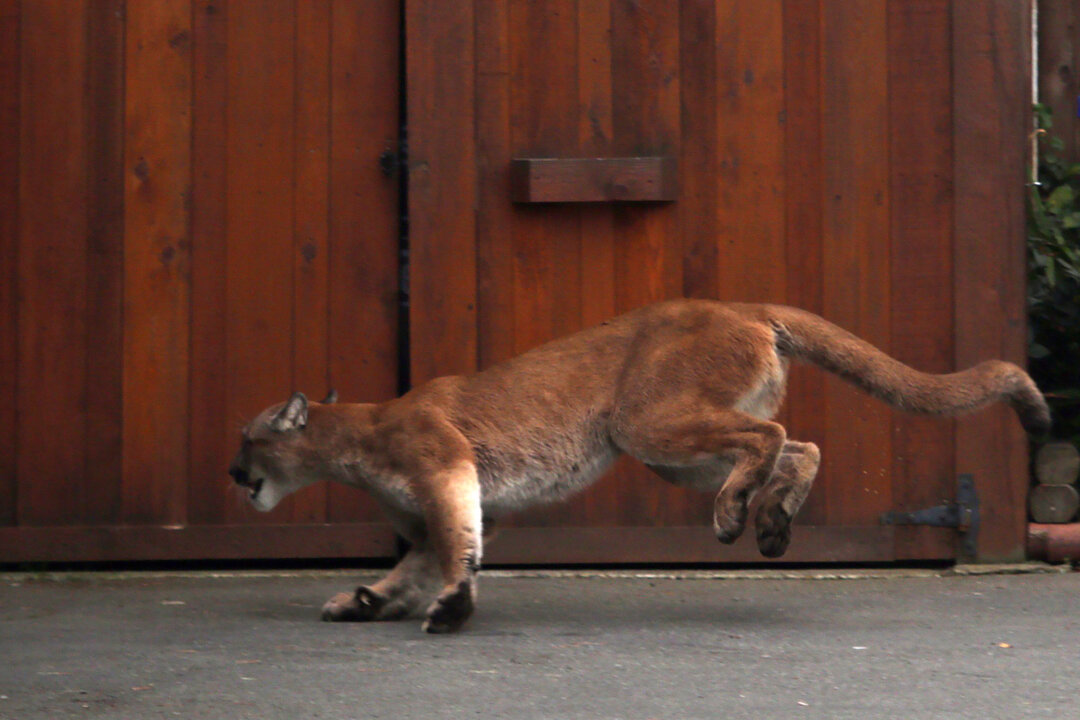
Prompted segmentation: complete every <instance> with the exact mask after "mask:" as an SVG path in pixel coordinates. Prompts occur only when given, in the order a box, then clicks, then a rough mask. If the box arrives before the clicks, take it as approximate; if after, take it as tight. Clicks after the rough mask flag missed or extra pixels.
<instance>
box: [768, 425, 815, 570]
mask: <svg viewBox="0 0 1080 720" xmlns="http://www.w3.org/2000/svg"><path fill="white" fill-rule="evenodd" d="M820 463H821V452H820V451H819V450H818V446H817V445H815V444H814V443H802V442H795V441H791V440H789V441H788V442H786V443H784V449H783V452H782V453H781V454H780V459H779V460H777V462H776V470H775V471H774V472H773V475H772V477H771V478H770V479H769V482H768V483H767V484H766V485H765V488H764V489H763V490H762V491H761V496H762V497H761V504H760V505H758V510H757V515H756V517H755V518H754V524H755V526H756V528H757V543H758V549H759V550H760V551H761V554H762V555H764V556H765V557H770V558H775V557H780V556H781V555H783V554H784V553H785V552H787V549H788V545H789V544H790V543H791V521H792V519H793V518H794V517H795V514H796V513H798V512H799V508H800V507H802V504H803V502H804V501H805V500H806V496H807V495H809V494H810V488H811V487H812V486H813V484H814V478H815V477H816V476H817V471H818V465H819V464H820Z"/></svg>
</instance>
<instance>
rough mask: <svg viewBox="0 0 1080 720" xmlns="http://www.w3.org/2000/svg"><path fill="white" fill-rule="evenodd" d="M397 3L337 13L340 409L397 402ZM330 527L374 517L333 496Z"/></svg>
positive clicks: (333, 100) (334, 185) (334, 179)
mask: <svg viewBox="0 0 1080 720" xmlns="http://www.w3.org/2000/svg"><path fill="white" fill-rule="evenodd" d="M400 12H401V5H400V3H399V2H398V0H379V1H378V2H369V3H364V4H358V3H355V2H350V1H349V0H335V2H334V3H333V5H332V7H331V18H330V22H331V45H330V47H331V56H330V63H331V78H330V83H331V85H330V210H329V213H330V217H329V226H328V232H329V239H328V242H329V268H328V281H329V290H328V293H329V295H328V298H327V302H328V307H329V313H330V317H329V337H328V339H329V343H330V346H329V365H330V384H331V385H333V386H334V387H336V388H337V390H338V392H339V393H340V395H341V399H342V400H343V401H348V402H381V401H383V400H388V399H390V398H392V397H394V396H395V395H396V394H397V392H398V362H399V358H398V321H399V314H398V289H399V283H398V271H399V266H398V213H399V210H400V208H399V200H400V198H399V193H398V182H397V179H396V178H388V177H386V176H384V175H383V174H382V172H381V171H380V170H379V155H380V154H381V153H383V152H384V151H386V150H390V151H391V152H396V150H397V142H398V131H399V118H398V101H399V99H400V94H399V87H400V86H399V80H400V77H401V76H400V74H399V73H400V71H401V69H400V67H399V56H398V53H399V47H400V46H399V44H398V43H399V39H398V33H399V29H400V21H401V17H400ZM327 498H328V499H327V502H328V503H329V504H328V507H327V518H328V519H329V520H331V521H333V522H345V521H359V520H366V519H371V518H375V517H378V516H379V514H378V512H377V510H376V509H375V506H374V502H373V501H372V500H371V499H370V498H369V497H367V495H366V494H365V493H360V492H356V491H355V490H352V489H350V488H345V487H331V488H329V490H328V495H327Z"/></svg>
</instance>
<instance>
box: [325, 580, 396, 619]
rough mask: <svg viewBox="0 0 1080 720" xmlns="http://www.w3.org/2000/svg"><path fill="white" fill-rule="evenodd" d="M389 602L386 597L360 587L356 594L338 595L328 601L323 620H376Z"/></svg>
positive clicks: (367, 588)
mask: <svg viewBox="0 0 1080 720" xmlns="http://www.w3.org/2000/svg"><path fill="white" fill-rule="evenodd" d="M388 601H389V598H387V597H386V596H385V595H382V594H380V593H377V592H375V591H374V590H372V589H371V588H369V587H366V586H360V587H358V588H356V592H355V593H338V594H337V595H335V596H334V597H332V598H330V599H329V600H327V601H326V604H325V605H323V609H322V619H323V620H324V621H326V622H365V621H368V620H374V619H375V618H376V617H378V615H379V612H380V611H381V610H382V609H383V607H384V606H385V605H386V603H387V602H388Z"/></svg>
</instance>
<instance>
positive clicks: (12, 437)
mask: <svg viewBox="0 0 1080 720" xmlns="http://www.w3.org/2000/svg"><path fill="white" fill-rule="evenodd" d="M19 5H20V3H19V0H2V1H0V137H2V138H4V141H3V142H0V397H4V398H7V402H5V403H3V404H2V406H0V525H13V524H14V523H15V520H16V515H15V503H16V492H17V478H16V476H15V468H16V450H17V444H16V438H17V436H18V426H17V421H18V410H17V409H18V401H17V398H18V395H17V392H18V372H19V360H18V348H19V335H18V322H17V319H18V304H17V301H18V295H17V293H16V289H17V287H18V281H19V276H18V263H19V251H18V245H19V84H20V83H19V79H20V71H19V25H20V20H21V12H20V7H19Z"/></svg>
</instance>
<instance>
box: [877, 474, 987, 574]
mask: <svg viewBox="0 0 1080 720" xmlns="http://www.w3.org/2000/svg"><path fill="white" fill-rule="evenodd" d="M881 524H882V525H933V526H936V527H949V528H956V529H957V530H958V531H959V533H960V547H961V550H962V551H963V553H964V555H966V556H968V557H969V558H974V557H975V555H976V550H977V549H978V537H979V496H978V495H977V494H976V493H975V479H974V478H973V477H972V476H971V475H967V474H965V475H961V476H959V477H958V478H957V479H956V502H951V503H945V504H944V505H935V506H934V507H929V508H924V509H922V510H915V511H913V512H899V511H897V510H892V511H890V512H887V513H885V514H883V515H882V516H881Z"/></svg>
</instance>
